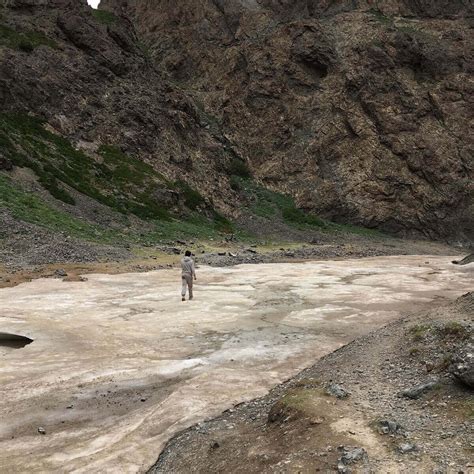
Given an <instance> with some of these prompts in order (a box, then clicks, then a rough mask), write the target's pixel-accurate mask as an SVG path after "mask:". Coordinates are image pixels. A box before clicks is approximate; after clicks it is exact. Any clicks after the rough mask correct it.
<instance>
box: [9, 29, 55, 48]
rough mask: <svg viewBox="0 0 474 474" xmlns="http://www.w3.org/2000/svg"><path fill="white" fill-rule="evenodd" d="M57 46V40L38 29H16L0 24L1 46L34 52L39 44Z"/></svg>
mask: <svg viewBox="0 0 474 474" xmlns="http://www.w3.org/2000/svg"><path fill="white" fill-rule="evenodd" d="M42 45H43V46H49V47H50V48H57V44H56V42H55V41H53V40H51V39H49V38H47V37H46V36H45V35H44V34H42V33H38V32H36V31H16V30H14V29H13V28H10V27H8V26H6V25H0V46H7V47H8V48H12V49H18V50H21V51H24V52H26V53H30V52H32V51H33V50H34V49H35V48H37V47H38V46H42Z"/></svg>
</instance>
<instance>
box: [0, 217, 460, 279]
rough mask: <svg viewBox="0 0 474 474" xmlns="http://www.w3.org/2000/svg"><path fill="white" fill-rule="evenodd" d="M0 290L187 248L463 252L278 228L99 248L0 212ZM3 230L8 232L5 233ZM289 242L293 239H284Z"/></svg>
mask: <svg viewBox="0 0 474 474" xmlns="http://www.w3.org/2000/svg"><path fill="white" fill-rule="evenodd" d="M0 222H1V223H2V224H3V229H5V230H3V231H2V230H0V262H1V263H0V288H2V287H8V286H14V285H16V284H19V283H23V282H25V281H29V280H31V279H35V278H40V277H61V278H69V279H73V280H74V279H79V278H80V276H81V275H84V274H87V273H126V272H142V271H150V270H157V269H160V268H169V267H171V266H175V265H178V264H179V260H180V258H181V257H180V256H181V255H182V254H183V253H184V251H185V250H186V249H188V248H189V249H191V250H192V251H193V252H194V255H195V258H196V261H197V264H206V265H211V266H231V265H238V264H241V263H272V262H287V261H299V260H309V259H335V258H354V257H375V256H383V255H424V254H426V255H457V254H459V253H464V252H466V250H464V249H463V250H461V249H459V248H453V247H451V246H448V245H445V244H442V243H436V242H428V241H415V240H405V239H396V238H393V237H389V236H384V235H370V234H369V235H357V234H349V233H339V234H338V233H331V232H329V233H328V232H322V231H320V232H317V231H314V230H313V231H308V230H306V231H297V230H295V229H291V228H289V227H288V226H286V227H285V226H282V230H281V231H280V234H279V235H276V236H275V241H267V240H264V239H263V238H262V237H261V238H258V237H256V238H254V239H244V240H241V239H239V238H237V237H233V236H225V235H222V236H220V238H219V239H212V240H207V241H202V240H201V241H200V240H197V241H194V240H170V241H165V242H161V243H156V244H150V245H148V246H146V247H143V246H139V245H135V246H132V245H130V244H129V243H124V244H123V245H117V244H115V245H104V244H99V243H95V242H91V241H85V240H83V239H77V238H74V237H71V236H69V235H68V234H67V233H64V232H53V231H51V230H48V229H45V228H42V227H41V226H38V225H35V224H30V223H26V222H22V221H19V220H17V219H13V218H11V216H10V215H9V213H8V212H2V211H1V210H0ZM7 229H8V230H7ZM289 239H293V240H289Z"/></svg>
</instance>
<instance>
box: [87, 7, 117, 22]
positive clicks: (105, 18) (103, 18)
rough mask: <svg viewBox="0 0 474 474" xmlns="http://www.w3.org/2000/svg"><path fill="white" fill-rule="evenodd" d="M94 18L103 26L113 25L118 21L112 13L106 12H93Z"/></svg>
mask: <svg viewBox="0 0 474 474" xmlns="http://www.w3.org/2000/svg"><path fill="white" fill-rule="evenodd" d="M92 16H93V17H94V18H95V19H96V20H97V21H98V22H99V23H102V24H103V25H113V24H114V23H116V22H117V20H118V18H117V17H116V16H115V15H114V14H113V13H112V12H108V11H106V10H92Z"/></svg>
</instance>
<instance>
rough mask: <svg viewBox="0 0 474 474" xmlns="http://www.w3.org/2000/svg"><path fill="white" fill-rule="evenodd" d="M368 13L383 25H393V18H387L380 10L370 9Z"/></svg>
mask: <svg viewBox="0 0 474 474" xmlns="http://www.w3.org/2000/svg"><path fill="white" fill-rule="evenodd" d="M369 13H370V14H371V15H372V16H373V17H374V18H375V19H376V20H377V21H379V22H380V23H382V24H384V25H387V26H389V25H393V18H392V17H389V16H387V15H384V14H383V13H382V12H381V11H380V10H377V9H375V8H371V9H370V10H369Z"/></svg>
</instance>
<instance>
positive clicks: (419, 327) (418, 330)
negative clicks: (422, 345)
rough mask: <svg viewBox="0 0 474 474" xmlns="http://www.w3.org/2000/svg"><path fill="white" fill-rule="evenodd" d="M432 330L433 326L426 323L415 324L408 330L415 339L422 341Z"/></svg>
mask: <svg viewBox="0 0 474 474" xmlns="http://www.w3.org/2000/svg"><path fill="white" fill-rule="evenodd" d="M430 330H431V327H430V326H428V325H426V324H415V325H414V326H412V327H411V328H410V329H409V330H408V332H409V334H410V335H411V337H412V338H413V340H414V341H421V340H422V339H423V338H424V337H425V336H426V334H427V333H428V332H429V331H430Z"/></svg>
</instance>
